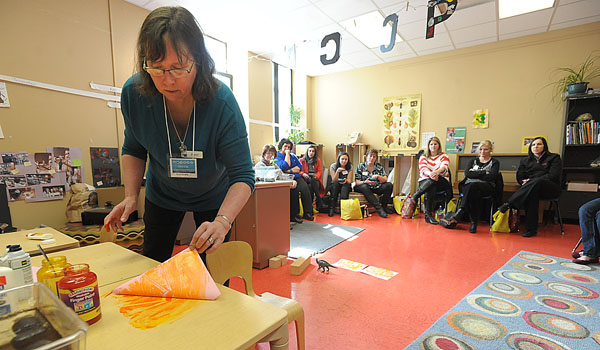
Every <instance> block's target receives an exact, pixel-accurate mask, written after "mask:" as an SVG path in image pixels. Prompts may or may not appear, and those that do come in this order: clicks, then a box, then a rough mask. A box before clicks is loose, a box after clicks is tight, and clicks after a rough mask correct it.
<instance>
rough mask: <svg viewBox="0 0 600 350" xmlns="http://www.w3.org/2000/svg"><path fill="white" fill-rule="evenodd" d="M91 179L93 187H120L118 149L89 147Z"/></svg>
mask: <svg viewBox="0 0 600 350" xmlns="http://www.w3.org/2000/svg"><path fill="white" fill-rule="evenodd" d="M90 158H91V160H92V177H93V184H94V186H95V187H115V186H120V185H121V167H120V164H119V149H118V148H109V147H90Z"/></svg>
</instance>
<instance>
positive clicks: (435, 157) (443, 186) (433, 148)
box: [411, 136, 452, 225]
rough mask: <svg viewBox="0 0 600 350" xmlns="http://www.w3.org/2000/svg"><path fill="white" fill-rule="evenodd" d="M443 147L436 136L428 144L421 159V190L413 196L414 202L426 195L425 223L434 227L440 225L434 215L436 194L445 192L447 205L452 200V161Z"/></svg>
mask: <svg viewBox="0 0 600 350" xmlns="http://www.w3.org/2000/svg"><path fill="white" fill-rule="evenodd" d="M441 147H442V146H441V142H440V139H439V138H437V137H435V136H434V137H432V138H430V139H429V142H427V151H425V154H424V155H422V156H421V158H420V159H419V189H418V190H417V191H416V192H415V193H414V194H413V195H412V196H411V200H413V201H414V198H419V197H420V196H421V195H422V194H425V221H426V222H427V223H430V224H433V225H437V224H438V221H437V220H436V219H435V216H434V215H433V210H434V208H433V207H434V205H435V203H434V198H433V197H434V196H435V194H436V193H437V192H440V191H444V192H445V195H446V198H445V199H444V200H445V202H446V203H447V202H449V201H450V199H452V185H451V184H450V168H449V167H450V160H449V159H448V155H447V154H446V153H444V152H442V150H441Z"/></svg>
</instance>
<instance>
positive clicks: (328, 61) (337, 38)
mask: <svg viewBox="0 0 600 350" xmlns="http://www.w3.org/2000/svg"><path fill="white" fill-rule="evenodd" d="M341 38H342V36H341V35H340V33H339V32H335V33H331V34H327V35H325V37H324V38H323V40H321V48H323V47H325V46H327V43H328V42H329V41H331V40H333V41H334V42H335V54H334V55H333V57H332V58H329V59H328V58H327V55H324V54H323V55H321V63H323V65H324V66H326V65H328V64H334V63H335V62H337V61H338V60H339V59H340V46H341Z"/></svg>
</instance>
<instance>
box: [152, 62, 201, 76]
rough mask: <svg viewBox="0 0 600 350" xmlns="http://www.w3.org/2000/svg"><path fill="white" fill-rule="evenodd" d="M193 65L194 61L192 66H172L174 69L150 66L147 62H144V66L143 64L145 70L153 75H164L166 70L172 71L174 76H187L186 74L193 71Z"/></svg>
mask: <svg viewBox="0 0 600 350" xmlns="http://www.w3.org/2000/svg"><path fill="white" fill-rule="evenodd" d="M192 67H194V64H193V63H192V65H191V66H190V68H172V69H162V68H154V67H148V65H146V62H144V66H143V68H144V70H145V71H146V72H147V73H148V74H150V75H151V76H153V77H162V76H163V75H164V74H165V73H166V72H169V73H171V76H172V77H173V78H183V77H185V76H186V75H188V74H190V72H191V71H192Z"/></svg>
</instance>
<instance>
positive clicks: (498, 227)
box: [490, 210, 510, 232]
mask: <svg viewBox="0 0 600 350" xmlns="http://www.w3.org/2000/svg"><path fill="white" fill-rule="evenodd" d="M509 216H510V212H509V211H508V210H507V211H505V212H504V213H503V212H501V211H500V210H498V211H496V212H495V213H494V217H493V218H494V224H493V225H492V228H491V229H490V231H494V232H510V227H509V226H508V217H509Z"/></svg>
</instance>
